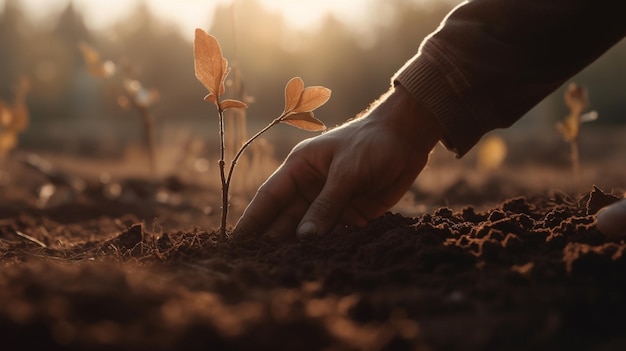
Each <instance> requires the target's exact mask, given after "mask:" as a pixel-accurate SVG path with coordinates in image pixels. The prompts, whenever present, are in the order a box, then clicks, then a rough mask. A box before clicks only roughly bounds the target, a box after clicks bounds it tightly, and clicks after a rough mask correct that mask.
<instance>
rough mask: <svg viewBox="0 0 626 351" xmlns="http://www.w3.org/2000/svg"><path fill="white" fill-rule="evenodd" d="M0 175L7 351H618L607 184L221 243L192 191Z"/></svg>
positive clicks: (457, 194) (210, 203) (460, 195)
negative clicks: (308, 233) (602, 229)
mask: <svg viewBox="0 0 626 351" xmlns="http://www.w3.org/2000/svg"><path fill="white" fill-rule="evenodd" d="M28 160H29V161H28ZM57 161H58V160H57ZM38 162H39V163H38ZM57 164H60V163H59V162H57ZM37 165H39V166H37ZM5 170H6V172H5V173H4V175H3V177H0V178H2V185H1V186H0V199H1V202H0V340H1V341H0V347H1V348H2V349H5V350H15V349H18V348H19V349H34V348H35V347H40V348H41V349H43V350H553V349H558V350H563V349H569V350H624V349H626V334H625V333H624V331H625V330H626V322H624V316H626V284H625V282H626V281H625V280H626V278H625V277H626V254H625V253H624V250H625V248H626V244H625V243H624V241H619V240H609V239H608V238H606V237H605V236H604V235H602V234H601V233H599V232H598V231H597V230H596V228H595V222H594V214H595V213H596V212H597V210H598V209H600V208H601V207H602V206H605V205H607V204H609V203H611V202H613V201H616V200H617V199H619V198H621V197H622V196H623V193H624V189H623V188H620V187H619V186H623V183H620V184H616V187H615V188H607V187H606V186H604V185H603V186H602V187H593V186H589V187H588V188H587V189H586V190H584V191H579V192H574V191H571V192H568V191H559V189H552V190H551V191H544V190H546V189H539V188H536V189H534V190H532V189H529V188H524V187H523V186H522V185H520V187H518V188H515V187H514V188H510V187H509V188H504V187H500V186H499V185H501V183H499V180H498V178H491V180H490V181H488V182H486V183H487V185H488V186H486V187H483V188H480V189H478V188H476V187H474V186H473V185H472V184H470V183H468V182H467V181H460V182H459V181H457V182H452V183H450V186H449V187H447V188H446V189H445V191H444V194H443V195H442V194H441V193H440V194H431V195H428V194H425V193H423V192H420V191H423V190H420V189H421V188H419V187H416V189H413V190H414V191H413V195H414V196H415V197H417V198H418V199H417V200H419V199H423V201H422V203H421V205H420V207H419V209H416V208H417V207H416V206H417V204H416V202H415V201H416V199H415V198H413V199H410V200H407V201H406V202H405V203H403V204H402V206H401V207H398V208H403V209H404V210H406V211H405V212H403V214H399V213H398V212H390V213H388V214H387V215H385V216H383V217H381V218H380V219H378V220H376V221H374V222H373V223H371V225H369V226H368V227H366V228H363V229H360V230H354V231H343V232H337V233H334V235H329V236H326V237H317V238H308V239H305V240H303V241H298V242H296V241H293V242H273V241H271V240H268V239H262V240H260V239H258V238H251V239H247V240H240V241H234V240H226V241H224V240H219V238H218V237H217V235H216V234H215V232H214V231H213V229H216V228H217V221H216V218H218V217H219V216H218V215H217V212H218V211H216V206H218V205H217V204H216V202H215V201H216V198H217V196H218V193H217V192H216V189H215V188H212V187H210V186H206V184H201V183H194V182H193V181H191V179H193V178H185V177H168V178H165V179H161V180H159V181H158V183H151V182H149V181H146V180H145V179H131V178H130V177H127V178H123V177H117V178H116V176H113V177H110V175H109V176H107V177H104V176H102V177H98V178H94V179H89V178H85V179H87V182H86V183H79V184H75V183H76V181H73V180H72V179H71V176H69V175H71V174H73V173H67V172H55V171H54V169H48V168H46V167H43V168H42V167H41V160H40V159H36V158H32V159H22V160H21V161H16V160H14V161H13V162H9V163H7V164H5ZM431 176H432V175H431ZM428 177H429V175H428V173H427V172H426V174H425V179H428ZM439 179H442V178H441V177H439ZM545 179H547V178H545ZM602 180H603V181H604V182H607V183H608V184H610V183H611V180H609V179H607V178H606V177H605V178H602ZM46 184H56V185H55V186H54V188H52V187H50V186H49V185H46ZM72 184H74V188H72ZM509 185H510V184H509ZM617 185H619V186H617ZM77 189H78V190H77ZM490 189H491V190H490ZM494 189H496V190H494ZM503 189H513V190H510V191H511V193H506V192H504V190H503ZM53 190H54V191H53ZM548 190H549V189H548ZM494 191H495V193H497V194H499V195H500V197H498V196H496V195H497V194H496V195H494ZM481 193H482V194H485V195H490V197H489V198H488V200H489V201H483V200H485V199H478V198H477V197H476V196H478V195H477V194H481ZM516 193H517V195H515V194H516ZM437 196H439V198H437ZM436 199H438V201H440V202H439V203H437V201H435V200H436ZM429 201H430V202H429ZM418 202H419V201H418ZM441 202H446V203H447V204H448V205H447V206H444V205H442V204H441ZM479 204H481V206H479ZM235 212H236V211H235ZM407 213H409V214H407ZM410 213H413V214H410Z"/></svg>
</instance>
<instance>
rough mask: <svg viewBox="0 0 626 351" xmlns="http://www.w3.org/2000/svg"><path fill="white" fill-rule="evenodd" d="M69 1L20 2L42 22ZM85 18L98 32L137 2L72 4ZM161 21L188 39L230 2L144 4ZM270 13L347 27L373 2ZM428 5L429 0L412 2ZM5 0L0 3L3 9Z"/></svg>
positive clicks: (273, 0) (284, 1)
mask: <svg viewBox="0 0 626 351" xmlns="http://www.w3.org/2000/svg"><path fill="white" fill-rule="evenodd" d="M69 1H70V0H21V3H22V4H23V6H24V7H25V9H26V11H27V12H28V14H29V15H30V16H31V17H32V18H36V19H41V18H45V17H46V16H47V15H48V14H50V13H51V11H52V12H54V13H58V12H59V11H61V10H62V9H63V8H64V7H65V6H67V4H68V2H69ZM72 1H73V3H74V5H75V6H76V7H77V8H79V9H80V10H81V12H82V13H84V15H85V21H86V23H87V25H89V26H90V27H91V28H93V29H100V28H102V27H106V26H107V25H109V24H111V23H112V22H115V21H116V20H118V19H120V18H123V17H124V16H125V15H126V14H127V13H128V12H129V11H131V10H132V9H134V7H135V4H136V3H137V2H139V1H140V0H106V1H94V0H72ZM143 1H144V2H145V3H146V4H147V5H148V6H149V7H150V9H151V10H152V11H153V13H154V14H155V15H157V16H159V17H161V18H164V19H168V20H171V21H173V22H175V23H176V24H178V25H179V26H180V27H181V30H182V31H183V34H185V35H186V36H188V37H189V38H191V37H192V36H193V32H194V29H195V28H198V27H200V28H206V27H207V26H208V25H209V24H210V21H211V18H212V14H213V9H214V8H215V6H216V5H218V4H224V3H231V1H232V0H143ZM247 1H249V0H236V4H237V6H245V3H246V2H247ZM259 1H260V2H261V3H263V4H264V5H265V6H267V7H268V8H270V9H272V10H273V11H281V12H282V13H283V14H284V15H285V18H286V19H287V20H288V21H289V22H290V23H291V24H294V25H296V26H298V27H299V28H301V29H304V28H315V25H316V24H317V23H318V20H319V19H320V18H322V17H323V16H324V15H326V14H327V13H333V14H336V15H338V16H339V18H342V19H343V20H345V21H346V22H348V23H354V22H357V21H360V20H363V18H364V17H365V16H366V7H367V6H365V5H367V4H368V3H371V2H372V1H376V0H259ZM412 1H428V0H412ZM4 2H5V0H0V6H4Z"/></svg>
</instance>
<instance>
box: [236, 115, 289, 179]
mask: <svg viewBox="0 0 626 351" xmlns="http://www.w3.org/2000/svg"><path fill="white" fill-rule="evenodd" d="M283 117H284V115H281V116H280V117H278V118H276V119H275V120H273V121H272V122H271V123H270V124H268V125H267V126H265V128H263V129H261V130H260V131H258V132H257V133H256V134H254V135H253V136H252V137H251V138H250V139H248V141H246V142H245V143H244V144H243V145H242V146H241V148H239V150H238V151H237V153H236V154H235V157H233V159H232V161H231V162H230V169H229V170H228V178H227V179H226V186H227V187H228V186H230V180H231V178H232V176H233V171H234V169H235V165H236V164H237V160H239V157H240V156H241V155H242V154H243V152H244V150H245V149H246V148H247V147H248V146H250V144H251V143H252V142H253V141H254V139H256V138H258V137H259V136H261V134H263V133H265V132H266V131H267V130H268V129H270V128H272V127H273V126H275V125H277V124H278V123H280V120H281V119H282V118H283Z"/></svg>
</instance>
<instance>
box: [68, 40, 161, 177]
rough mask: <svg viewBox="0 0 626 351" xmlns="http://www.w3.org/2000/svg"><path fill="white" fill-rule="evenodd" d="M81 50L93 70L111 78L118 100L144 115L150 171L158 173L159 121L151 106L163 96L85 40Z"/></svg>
mask: <svg viewBox="0 0 626 351" xmlns="http://www.w3.org/2000/svg"><path fill="white" fill-rule="evenodd" d="M80 51H81V53H82V54H83V58H84V59H85V62H86V63H87V69H88V71H89V73H90V74H91V75H93V76H95V77H97V78H101V79H107V80H109V82H110V83H111V88H112V89H113V92H114V93H115V94H116V95H117V104H118V105H119V106H120V107H121V108H123V109H125V110H130V109H135V110H136V111H137V113H138V114H139V116H140V117H141V121H142V126H143V131H144V145H145V148H146V153H147V154H148V161H149V164H150V171H151V174H152V175H153V176H155V175H156V146H155V141H154V138H155V136H154V133H155V125H154V117H153V115H152V113H151V112H150V106H152V105H153V104H154V103H155V102H156V101H157V100H158V99H159V93H158V91H156V90H154V89H146V88H144V87H143V85H142V84H141V82H139V81H138V80H136V79H132V78H131V77H130V76H129V75H128V74H124V73H120V70H119V69H118V68H117V67H118V65H116V64H115V63H114V62H112V61H110V60H106V61H103V60H102V59H101V58H100V53H98V51H96V50H95V49H94V48H92V47H91V46H90V45H88V44H86V43H81V44H80Z"/></svg>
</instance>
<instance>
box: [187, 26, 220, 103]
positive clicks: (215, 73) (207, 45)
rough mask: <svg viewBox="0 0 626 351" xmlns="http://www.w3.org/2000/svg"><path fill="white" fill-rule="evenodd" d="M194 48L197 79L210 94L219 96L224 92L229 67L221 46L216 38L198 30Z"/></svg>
mask: <svg viewBox="0 0 626 351" xmlns="http://www.w3.org/2000/svg"><path fill="white" fill-rule="evenodd" d="M193 46H194V52H193V54H194V56H193V58H194V68H195V71H196V78H198V80H199V81H200V82H201V83H202V85H204V87H205V88H207V89H208V90H209V92H210V93H212V94H216V95H219V94H220V93H221V92H222V89H221V85H222V82H223V79H224V72H225V67H226V66H227V65H228V63H227V61H226V59H225V58H224V57H222V49H221V47H220V44H219V43H218V42H217V39H216V38H215V37H214V36H212V35H210V34H208V33H206V32H205V31H203V30H202V29H199V28H198V29H196V33H195V38H194V45H193Z"/></svg>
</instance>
